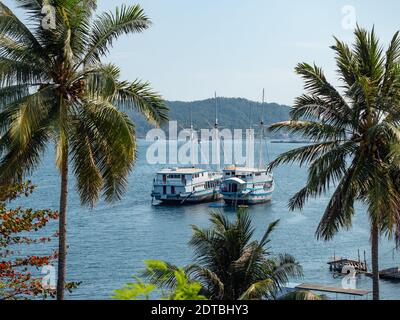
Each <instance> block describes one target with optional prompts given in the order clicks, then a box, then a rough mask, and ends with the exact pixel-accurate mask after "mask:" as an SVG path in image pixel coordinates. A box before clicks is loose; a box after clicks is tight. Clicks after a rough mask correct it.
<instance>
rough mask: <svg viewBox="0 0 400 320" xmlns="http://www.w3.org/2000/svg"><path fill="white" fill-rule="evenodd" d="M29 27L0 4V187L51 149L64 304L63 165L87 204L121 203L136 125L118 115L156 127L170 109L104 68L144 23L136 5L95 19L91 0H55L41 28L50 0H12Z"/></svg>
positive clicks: (65, 177) (59, 295)
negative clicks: (132, 113) (124, 38)
mask: <svg viewBox="0 0 400 320" xmlns="http://www.w3.org/2000/svg"><path fill="white" fill-rule="evenodd" d="M15 2H16V3H17V5H18V6H19V7H20V8H22V9H24V10H25V11H26V12H27V15H28V22H29V24H28V25H25V24H24V23H23V22H21V21H20V20H19V19H18V18H17V16H16V15H15V14H14V13H13V12H12V11H11V10H10V9H9V8H8V7H7V6H5V5H4V4H3V3H2V2H0V81H1V83H0V98H1V100H0V108H1V109H0V111H1V112H0V135H1V139H0V152H1V160H0V173H1V174H0V182H1V183H4V182H6V181H15V180H20V179H21V178H22V177H23V176H24V175H26V174H29V173H31V172H32V170H34V169H35V168H36V167H37V165H38V164H39V162H40V159H41V156H42V154H43V152H44V151H45V148H46V146H47V145H48V144H49V143H50V142H51V141H53V142H55V145H56V159H57V166H58V169H59V171H60V174H61V191H60V222H59V260H58V282H57V298H58V299H63V298H64V283H65V273H66V254H67V242H66V222H67V216H66V213H67V194H68V173H69V166H68V164H69V162H70V161H71V162H72V164H73V174H74V175H75V176H76V181H77V183H76V187H77V190H78V192H79V195H80V198H81V202H82V204H83V205H90V206H93V205H94V204H95V203H96V201H97V200H98V199H99V197H100V195H102V196H104V198H105V199H106V200H107V201H112V200H116V199H119V198H120V197H121V196H122V194H123V192H124V189H125V186H126V177H127V175H128V173H129V172H130V170H131V169H132V167H133V164H134V162H135V158H136V142H135V127H134V123H133V122H132V120H131V119H130V118H129V117H128V116H127V114H125V113H124V112H122V111H121V110H120V108H124V109H125V110H130V109H134V110H137V111H139V112H140V113H142V114H143V115H145V117H146V118H147V119H148V120H149V121H150V122H152V123H154V124H156V125H157V124H160V123H162V122H163V121H165V120H166V119H167V111H168V110H167V108H166V107H165V106H164V104H163V102H162V99H161V97H160V96H159V95H158V94H156V93H154V92H153V91H152V90H151V89H150V87H149V84H148V83H144V82H141V81H139V80H135V81H134V82H127V81H120V80H119V75H120V70H119V69H118V67H116V66H115V65H113V64H103V63H102V62H101V59H102V58H103V57H105V56H106V55H107V53H108V52H109V49H110V47H111V46H112V44H113V41H114V40H115V39H116V38H118V37H119V36H120V35H123V34H130V33H138V32H142V31H143V30H145V29H147V28H148V27H149V26H150V24H151V23H150V21H149V19H148V17H147V16H146V15H145V13H144V12H143V10H142V9H141V8H140V6H138V5H133V6H124V5H123V6H121V7H120V8H117V9H116V10H115V12H107V13H102V14H100V15H97V16H94V11H95V8H96V1H94V0H55V1H52V3H53V8H54V12H52V11H51V10H50V14H53V13H54V16H53V17H52V16H50V18H51V19H53V20H54V21H53V22H54V23H55V25H54V26H52V25H51V23H50V24H48V25H46V24H45V23H43V21H42V20H43V15H42V7H43V5H47V4H48V3H47V1H46V0H16V1H15Z"/></svg>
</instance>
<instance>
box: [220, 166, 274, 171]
mask: <svg viewBox="0 0 400 320" xmlns="http://www.w3.org/2000/svg"><path fill="white" fill-rule="evenodd" d="M224 171H239V172H265V171H268V170H267V169H260V168H248V167H238V166H230V167H226V168H225V169H224Z"/></svg>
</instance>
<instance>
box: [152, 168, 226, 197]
mask: <svg viewBox="0 0 400 320" xmlns="http://www.w3.org/2000/svg"><path fill="white" fill-rule="evenodd" d="M221 177H222V176H221V173H218V172H212V171H209V170H205V169H200V168H195V167H192V168H186V167H181V168H166V169H163V170H161V171H159V172H158V173H157V175H156V177H155V178H154V181H153V192H152V194H151V196H152V197H153V199H156V200H158V201H161V202H163V203H170V204H192V203H200V202H210V201H215V200H219V199H220V198H221V195H220V185H221Z"/></svg>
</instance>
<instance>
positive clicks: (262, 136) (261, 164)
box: [258, 89, 265, 169]
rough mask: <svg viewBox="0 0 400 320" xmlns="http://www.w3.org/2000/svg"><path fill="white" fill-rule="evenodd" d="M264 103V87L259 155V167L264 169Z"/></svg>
mask: <svg viewBox="0 0 400 320" xmlns="http://www.w3.org/2000/svg"><path fill="white" fill-rule="evenodd" d="M264 103H265V89H263V93H262V103H261V120H260V156H259V160H260V162H259V164H258V168H259V169H262V168H263V162H264V159H263V158H264V157H263V155H264V153H263V147H262V143H263V140H264Z"/></svg>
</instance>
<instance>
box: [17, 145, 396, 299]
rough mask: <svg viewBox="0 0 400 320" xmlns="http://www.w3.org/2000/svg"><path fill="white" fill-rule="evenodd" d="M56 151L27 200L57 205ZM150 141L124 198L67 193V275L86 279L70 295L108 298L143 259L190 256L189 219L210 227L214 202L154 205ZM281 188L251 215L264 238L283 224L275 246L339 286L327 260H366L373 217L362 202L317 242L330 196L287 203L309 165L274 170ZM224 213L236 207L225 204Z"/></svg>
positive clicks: (386, 256)
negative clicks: (90, 199) (328, 238)
mask: <svg viewBox="0 0 400 320" xmlns="http://www.w3.org/2000/svg"><path fill="white" fill-rule="evenodd" d="M296 147H299V145H296V144H271V145H270V153H271V158H274V157H276V156H277V155H278V154H280V153H281V152H284V151H286V150H289V149H293V148H296ZM52 151H53V150H52V149H51V150H49V152H48V153H47V154H46V156H45V158H44V161H43V164H42V166H41V167H40V169H39V170H37V171H36V173H35V174H34V175H33V177H32V180H33V182H34V183H35V184H36V185H37V186H38V188H37V190H36V192H35V193H34V195H33V196H32V197H31V198H29V199H28V200H24V201H23V203H22V204H24V205H29V206H32V207H34V208H53V209H57V207H58V193H59V176H58V173H57V171H56V169H55V165H54V154H53V152H52ZM145 151H146V144H145V142H144V141H141V142H140V150H139V160H138V162H137V164H136V167H135V170H134V172H133V173H132V174H131V176H130V177H129V187H128V192H127V194H126V196H125V197H124V199H123V200H122V201H120V202H118V203H115V204H112V205H109V204H104V203H100V204H99V205H98V206H97V207H96V208H95V209H94V210H89V209H86V208H83V207H81V206H80V202H79V198H78V196H77V194H76V193H75V191H74V186H73V183H71V190H70V196H69V213H68V215H69V216H68V222H69V224H68V243H69V255H68V280H69V281H81V282H82V284H81V286H80V287H79V289H77V290H76V291H74V293H73V294H71V295H69V298H73V299H109V298H110V296H111V295H112V292H113V290H114V289H117V288H120V287H121V286H122V285H123V284H124V283H126V282H129V281H130V280H131V275H133V274H137V273H138V272H139V271H140V270H142V268H143V260H148V259H162V260H167V261H170V262H172V263H174V264H177V265H185V264H187V263H189V262H191V259H192V252H191V250H190V248H189V247H188V246H187V242H188V240H189V239H190V236H191V229H190V227H189V226H190V225H191V224H195V225H199V226H202V227H206V226H208V225H209V222H208V215H207V213H208V211H209V210H210V208H209V204H200V205H195V206H185V207H162V206H152V205H151V199H150V193H151V188H152V185H151V184H152V179H153V175H154V173H155V172H156V171H157V170H158V169H159V168H160V166H152V165H148V164H147V162H146V159H145ZM274 173H275V177H276V191H275V193H274V196H273V201H272V203H270V204H265V205H259V206H254V207H251V208H250V213H251V216H252V219H253V223H254V226H256V230H257V232H256V235H257V237H261V235H262V234H263V232H264V231H265V230H266V228H267V226H268V224H269V223H271V222H272V221H275V220H277V219H280V220H281V223H280V225H279V227H278V229H277V231H276V232H275V233H274V234H273V237H272V238H273V242H272V251H274V252H276V253H281V252H282V253H283V252H287V253H290V254H292V255H294V256H295V257H296V258H297V259H298V260H299V261H300V262H301V264H302V265H303V267H304V273H305V275H304V279H295V280H293V282H296V283H300V282H308V283H317V284H329V285H333V286H340V285H341V279H334V278H333V277H332V275H331V274H330V273H329V270H328V267H327V264H326V262H327V261H328V260H329V258H330V257H332V256H333V254H334V253H335V252H336V255H342V256H348V257H354V258H357V250H358V249H360V251H361V254H362V255H363V251H364V250H366V251H367V262H369V258H370V254H369V228H368V220H367V218H366V217H365V215H364V211H363V210H362V208H359V210H358V212H359V214H357V216H356V217H355V219H354V226H353V228H352V229H351V231H343V232H341V233H339V234H338V235H337V236H336V238H335V239H334V241H332V242H328V243H325V242H320V241H317V240H316V239H315V236H314V233H315V230H316V227H317V225H318V222H319V219H320V217H321V215H322V213H323V211H324V208H325V206H326V204H327V201H328V197H322V198H319V199H317V200H311V201H309V202H308V204H307V206H306V207H305V209H304V211H303V212H296V213H293V212H289V210H288V209H287V202H288V199H289V198H290V196H292V195H293V194H294V193H295V192H296V191H298V190H299V189H300V188H301V187H302V186H303V185H304V182H305V179H306V174H307V172H306V169H302V168H299V167H297V166H284V167H280V168H278V169H276V170H275V172H274ZM222 210H224V212H225V214H226V215H227V216H231V217H233V216H234V214H235V213H234V211H233V210H232V209H229V208H224V209H222ZM393 247H394V245H393V244H392V243H388V242H386V241H383V242H382V244H381V268H389V267H394V266H399V265H400V256H399V254H398V253H394V252H393ZM357 285H358V287H360V288H367V289H369V288H370V287H371V281H370V279H368V278H363V277H362V278H361V279H359V280H358V283H357ZM382 297H383V298H385V299H396V298H400V284H396V283H391V282H386V281H382Z"/></svg>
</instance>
